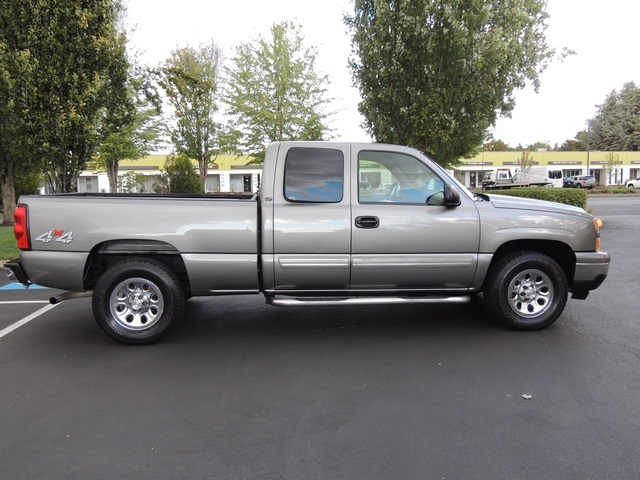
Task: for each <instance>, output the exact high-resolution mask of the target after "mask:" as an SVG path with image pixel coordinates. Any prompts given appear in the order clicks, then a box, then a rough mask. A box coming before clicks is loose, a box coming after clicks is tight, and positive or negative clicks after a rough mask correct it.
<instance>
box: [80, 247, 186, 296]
mask: <svg viewBox="0 0 640 480" xmlns="http://www.w3.org/2000/svg"><path fill="white" fill-rule="evenodd" d="M134 257H138V258H150V259H153V260H156V261H158V262H161V263H163V264H164V265H166V266H167V267H168V268H170V269H171V270H173V272H174V273H175V274H176V275H178V278H179V279H180V281H181V282H182V285H183V288H184V292H185V296H186V298H189V297H190V296H191V285H190V283H189V275H188V274H187V267H186V266H185V264H184V260H183V259H182V256H181V255H180V253H179V252H178V250H177V249H176V248H175V247H174V246H173V245H170V244H168V243H165V242H159V241H156V240H123V241H109V242H104V243H101V244H98V245H96V246H95V247H94V248H93V249H92V250H91V252H90V254H89V258H88V260H87V265H86V267H85V274H84V288H85V289H86V290H92V289H93V288H94V287H95V285H96V282H97V281H98V278H99V277H100V276H101V275H102V274H103V273H104V272H105V271H106V270H107V269H108V268H110V267H111V266H113V265H115V264H117V263H119V262H122V261H124V260H128V259H131V258H134Z"/></svg>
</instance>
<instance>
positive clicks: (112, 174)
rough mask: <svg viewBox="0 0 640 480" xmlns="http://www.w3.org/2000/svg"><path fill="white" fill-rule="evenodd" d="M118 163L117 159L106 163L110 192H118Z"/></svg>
mask: <svg viewBox="0 0 640 480" xmlns="http://www.w3.org/2000/svg"><path fill="white" fill-rule="evenodd" d="M118 163H119V162H118V160H113V161H109V162H107V164H106V167H107V177H108V178H109V192H110V193H118Z"/></svg>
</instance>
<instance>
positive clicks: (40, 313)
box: [0, 302, 56, 338]
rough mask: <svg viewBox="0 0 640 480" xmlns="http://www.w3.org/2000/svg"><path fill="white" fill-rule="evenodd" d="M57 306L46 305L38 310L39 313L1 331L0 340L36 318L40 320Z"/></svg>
mask: <svg viewBox="0 0 640 480" xmlns="http://www.w3.org/2000/svg"><path fill="white" fill-rule="evenodd" d="M3 303H18V302H3ZM29 303H35V302H29ZM47 303H49V302H47ZM55 306H56V305H51V304H49V305H45V306H44V307H42V308H41V309H40V310H37V311H35V312H33V313H32V314H31V315H29V316H27V317H24V318H23V319H22V320H18V321H17V322H16V323H14V324H12V325H9V326H8V327H7V328H4V329H2V330H0V338H2V337H4V336H5V335H8V334H10V333H11V332H13V331H14V330H15V329H16V328H20V327H21V326H23V325H25V324H27V323H29V322H30V321H31V320H33V319H34V318H38V317H39V316H40V315H42V314H43V313H46V312H48V311H49V310H51V309H52V308H53V307H55Z"/></svg>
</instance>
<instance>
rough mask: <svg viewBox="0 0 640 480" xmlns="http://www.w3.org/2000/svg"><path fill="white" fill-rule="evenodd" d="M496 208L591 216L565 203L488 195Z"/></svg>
mask: <svg viewBox="0 0 640 480" xmlns="http://www.w3.org/2000/svg"><path fill="white" fill-rule="evenodd" d="M487 197H489V201H490V202H491V203H492V204H493V206H494V207H495V208H510V209H517V210H533V211H539V212H555V213H564V214H566V215H579V216H590V215H589V214H588V213H587V212H585V211H584V210H583V209H582V208H580V207H574V206H573V205H567V204H564V203H556V202H548V201H546V200H536V199H533V198H522V197H509V196H507V195H487Z"/></svg>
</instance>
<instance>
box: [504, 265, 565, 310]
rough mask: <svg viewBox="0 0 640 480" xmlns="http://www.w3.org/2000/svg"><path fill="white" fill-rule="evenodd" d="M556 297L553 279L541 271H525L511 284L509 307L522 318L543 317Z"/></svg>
mask: <svg viewBox="0 0 640 480" xmlns="http://www.w3.org/2000/svg"><path fill="white" fill-rule="evenodd" d="M554 296H555V290H554V288H553V283H552V281H551V278H550V277H549V275H547V274H546V273H544V272H542V271H541V270H537V269H530V270H524V271H522V272H520V273H518V275H516V276H515V277H514V278H513V280H512V281H511V283H510V284H509V306H510V307H511V309H512V310H513V311H514V312H515V313H516V314H518V315H519V316H522V317H527V318H532V317H537V316H539V315H542V314H543V313H544V312H546V311H547V310H548V309H549V308H550V307H551V305H552V304H553V299H554Z"/></svg>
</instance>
